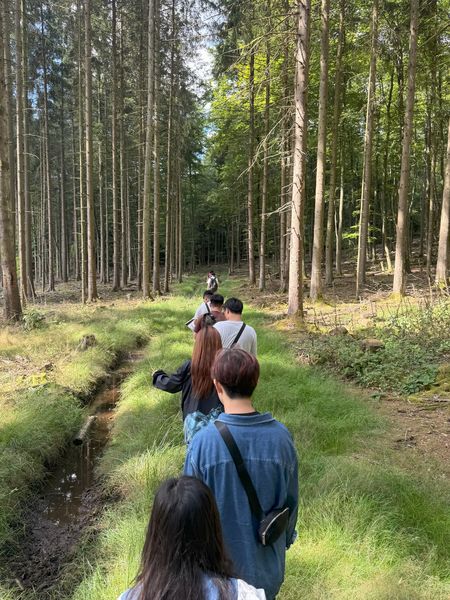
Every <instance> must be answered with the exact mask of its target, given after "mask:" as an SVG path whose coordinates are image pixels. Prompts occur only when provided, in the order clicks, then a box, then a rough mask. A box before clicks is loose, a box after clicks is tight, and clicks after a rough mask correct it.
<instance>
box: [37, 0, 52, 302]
mask: <svg viewBox="0 0 450 600" xmlns="http://www.w3.org/2000/svg"><path fill="white" fill-rule="evenodd" d="M40 12H41V43H42V68H43V79H44V81H43V84H44V107H43V108H44V153H45V179H46V182H45V186H46V193H47V231H48V290H49V291H53V290H54V289H55V275H54V266H53V257H54V248H53V245H54V244H53V206H52V186H51V177H50V157H49V127H48V73H47V47H46V43H45V33H44V12H43V7H42V3H41V11H40Z"/></svg>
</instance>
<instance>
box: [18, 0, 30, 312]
mask: <svg viewBox="0 0 450 600" xmlns="http://www.w3.org/2000/svg"><path fill="white" fill-rule="evenodd" d="M23 26H24V13H23V2H22V0H15V39H16V165H17V183H16V190H17V216H18V225H19V226H18V230H19V231H18V233H19V240H18V241H19V268H20V293H21V299H22V304H24V303H25V302H26V299H27V298H28V296H29V292H28V274H27V254H26V224H25V221H26V212H25V169H24V159H25V148H24V131H23V124H24V114H25V107H24V104H25V102H24V93H23V71H22V67H23V47H22V42H23V35H22V30H23Z"/></svg>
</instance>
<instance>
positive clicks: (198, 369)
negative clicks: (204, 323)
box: [153, 327, 222, 421]
mask: <svg viewBox="0 0 450 600" xmlns="http://www.w3.org/2000/svg"><path fill="white" fill-rule="evenodd" d="M221 348H222V342H221V339H220V335H219V333H218V332H217V331H216V330H215V329H214V327H204V328H203V329H201V330H200V331H199V333H198V334H197V336H196V338H195V343H194V350H193V352H192V359H191V360H186V361H184V363H183V364H182V365H181V366H180V368H179V369H178V370H177V371H175V373H172V374H171V375H168V374H167V373H166V372H165V371H155V372H154V373H153V385H154V386H155V387H156V388H158V389H159V390H163V391H164V392H169V393H170V394H176V393H177V392H181V410H182V411H183V421H184V419H185V418H186V416H187V415H188V414H190V413H192V412H195V411H197V410H199V411H201V412H202V413H203V414H205V415H207V414H208V413H209V412H210V411H211V410H213V409H214V408H217V407H221V406H222V404H221V402H220V400H219V396H218V395H217V392H216V389H215V387H214V384H213V381H212V379H211V367H212V364H213V362H214V358H215V356H216V354H217V352H218V351H219V350H221Z"/></svg>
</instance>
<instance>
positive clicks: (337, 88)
mask: <svg viewBox="0 0 450 600" xmlns="http://www.w3.org/2000/svg"><path fill="white" fill-rule="evenodd" d="M344 46H345V0H340V3H339V39H338V48H337V55H336V73H335V76H334V105H333V129H332V133H331V153H330V154H331V156H330V161H331V164H330V196H329V200H328V215H327V237H326V241H325V283H326V285H331V284H332V283H333V239H334V221H335V204H336V174H337V157H338V149H339V144H340V137H339V125H340V121H341V107H342V60H343V55H344Z"/></svg>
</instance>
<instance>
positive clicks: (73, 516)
mask: <svg viewBox="0 0 450 600" xmlns="http://www.w3.org/2000/svg"><path fill="white" fill-rule="evenodd" d="M142 356H143V351H142V350H140V351H135V352H131V353H129V354H128V355H127V356H126V357H125V359H124V360H122V361H121V362H120V364H119V366H118V367H117V368H115V369H114V370H112V371H111V372H110V373H109V374H108V375H107V377H106V378H105V381H104V382H103V384H102V385H101V386H100V390H99V391H98V392H97V393H96V394H94V396H93V398H92V400H91V402H90V403H89V415H90V416H93V417H94V419H93V420H92V425H91V427H90V428H89V431H88V433H87V435H86V437H85V438H84V439H83V440H82V443H81V444H78V443H77V444H75V443H74V442H75V440H72V441H71V442H69V444H68V447H67V449H66V451H65V453H64V454H63V456H62V457H61V459H60V460H59V461H58V462H57V464H56V465H55V466H54V467H53V468H52V469H51V474H50V475H49V477H48V478H47V480H46V481H45V482H44V484H43V485H42V487H41V488H40V490H39V492H38V495H37V497H35V498H34V499H33V500H32V501H31V502H30V503H29V504H28V505H27V506H26V507H25V509H24V511H23V514H22V520H23V535H22V538H21V539H20V540H19V542H18V544H19V547H18V549H14V550H13V551H12V558H11V560H10V563H9V565H8V567H9V570H10V572H11V573H12V578H13V579H14V583H15V584H16V585H17V586H18V587H19V588H20V589H21V590H24V591H27V590H29V591H30V592H32V593H33V598H36V599H39V600H41V599H42V600H44V599H46V598H49V597H50V596H51V595H52V588H53V586H54V585H55V584H56V583H57V582H58V578H59V575H60V573H61V570H62V568H63V567H64V566H65V565H66V564H67V563H68V562H69V561H70V560H71V559H73V555H74V552H76V549H77V544H78V543H79V542H80V539H81V538H82V536H83V534H84V533H85V532H86V531H87V530H88V528H89V527H92V526H93V525H94V524H95V521H96V519H98V517H99V516H100V515H101V512H102V510H103V509H104V506H105V504H108V503H109V502H111V498H110V497H107V496H105V493H104V489H103V487H102V485H101V481H100V479H99V477H98V474H97V471H96V467H97V465H98V462H99V460H100V458H101V456H102V455H103V451H104V449H105V446H106V444H107V443H108V441H109V438H110V433H111V427H112V423H113V421H114V418H115V408H116V406H117V403H118V402H119V400H120V385H121V384H122V382H123V381H124V380H125V379H126V378H127V377H128V376H129V375H130V374H131V373H132V372H133V370H134V368H136V363H138V362H139V361H140V360H141V359H142ZM79 441H81V440H79ZM77 442H78V440H77Z"/></svg>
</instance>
